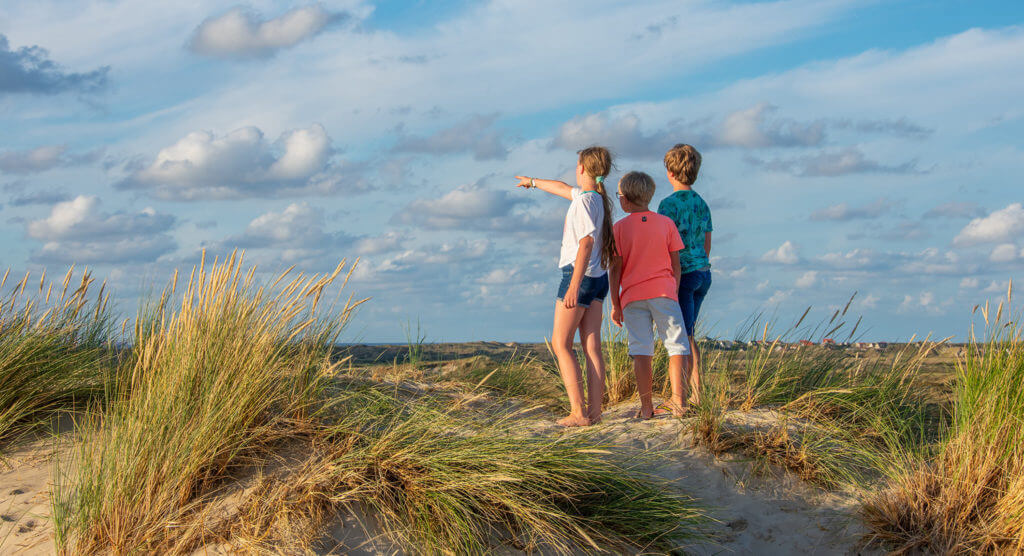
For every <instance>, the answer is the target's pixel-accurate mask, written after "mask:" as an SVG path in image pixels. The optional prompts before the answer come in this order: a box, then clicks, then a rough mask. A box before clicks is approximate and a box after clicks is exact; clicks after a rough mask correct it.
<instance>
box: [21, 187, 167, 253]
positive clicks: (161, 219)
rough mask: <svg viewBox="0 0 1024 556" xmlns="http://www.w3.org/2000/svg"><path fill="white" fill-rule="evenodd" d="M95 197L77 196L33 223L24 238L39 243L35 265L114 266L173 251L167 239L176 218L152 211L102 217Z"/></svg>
mask: <svg viewBox="0 0 1024 556" xmlns="http://www.w3.org/2000/svg"><path fill="white" fill-rule="evenodd" d="M99 207H100V201H99V199H97V198H96V197H87V196H83V195H80V196H78V197H76V198H74V199H72V200H70V201H66V202H61V203H57V204H56V205H54V206H53V208H52V209H51V210H50V214H49V216H47V217H45V218H42V219H39V220H31V221H29V222H28V223H27V224H26V226H25V231H26V235H28V237H30V238H33V239H38V240H42V241H43V242H44V244H43V247H42V248H41V249H40V250H39V251H37V252H35V253H33V255H32V259H33V260H36V261H39V262H60V263H116V262H128V261H151V260H155V259H156V258H157V257H159V256H160V255H163V254H165V253H169V252H171V251H173V250H174V249H175V248H176V246H177V245H176V243H175V242H174V240H173V239H172V238H171V237H170V236H169V235H168V234H167V232H168V231H170V230H171V229H172V228H173V227H174V224H175V218H174V217H173V216H171V215H169V214H161V213H158V212H156V211H155V210H153V209H152V208H148V207H147V208H146V209H143V210H141V211H139V212H137V213H126V212H116V213H112V214H111V213H105V212H102V211H100V208H99Z"/></svg>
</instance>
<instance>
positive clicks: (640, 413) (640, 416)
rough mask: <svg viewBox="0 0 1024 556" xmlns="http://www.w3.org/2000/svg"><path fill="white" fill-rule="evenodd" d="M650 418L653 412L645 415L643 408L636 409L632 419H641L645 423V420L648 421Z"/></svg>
mask: <svg viewBox="0 0 1024 556" xmlns="http://www.w3.org/2000/svg"><path fill="white" fill-rule="evenodd" d="M652 417H654V410H653V409H652V410H651V411H650V413H646V412H644V408H643V407H640V408H639V409H637V410H636V415H634V418H636V419H642V420H644V421H646V420H648V419H650V418H652Z"/></svg>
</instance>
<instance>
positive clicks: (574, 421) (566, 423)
mask: <svg viewBox="0 0 1024 556" xmlns="http://www.w3.org/2000/svg"><path fill="white" fill-rule="evenodd" d="M558 424H559V425H562V426H563V427H587V426H590V419H587V418H586V417H583V416H577V415H569V416H567V417H562V418H561V419H559V420H558Z"/></svg>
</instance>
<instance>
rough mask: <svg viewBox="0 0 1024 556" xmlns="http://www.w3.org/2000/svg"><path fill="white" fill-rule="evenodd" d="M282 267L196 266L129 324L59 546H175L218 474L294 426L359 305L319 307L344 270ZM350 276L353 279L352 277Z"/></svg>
mask: <svg viewBox="0 0 1024 556" xmlns="http://www.w3.org/2000/svg"><path fill="white" fill-rule="evenodd" d="M343 268H344V261H343V262H342V264H340V265H339V266H338V267H337V269H336V270H335V271H334V273H333V274H331V275H326V276H319V275H313V276H306V275H302V274H299V275H297V276H295V277H294V278H292V279H291V281H288V282H285V279H286V277H287V275H288V274H289V273H288V272H285V273H284V274H282V275H281V276H280V277H279V278H278V279H277V280H276V281H275V282H274V283H273V284H272V285H271V286H269V287H263V286H260V285H258V284H257V283H256V281H255V268H249V269H248V270H245V269H244V267H243V265H242V259H241V257H240V256H236V255H232V256H231V257H229V258H227V259H226V260H224V261H223V262H218V261H214V263H213V265H211V266H209V267H207V266H206V265H205V256H204V261H203V263H202V264H200V266H199V267H198V268H193V270H192V275H191V277H190V278H189V280H188V282H187V283H186V284H185V286H184V288H183V291H182V293H181V297H180V301H179V302H178V303H177V305H172V303H173V302H174V297H175V295H176V294H177V284H176V280H175V281H173V282H172V284H171V285H170V286H168V288H167V290H165V292H164V295H163V296H162V297H161V299H160V300H159V302H158V303H157V304H156V305H155V306H154V307H152V309H151V310H150V311H148V312H144V313H143V314H142V315H140V317H139V318H138V319H137V321H136V325H135V338H136V342H135V346H134V348H133V350H132V353H131V355H130V357H129V359H128V362H127V364H126V366H125V368H124V370H123V372H122V373H121V375H122V376H121V377H120V379H119V384H118V388H117V392H118V394H117V395H116V397H115V399H113V400H112V401H111V402H110V405H109V407H108V408H107V410H106V411H104V412H103V414H102V415H96V416H95V417H94V418H93V419H91V420H90V421H89V423H88V426H87V427H86V432H85V433H84V439H83V441H82V444H81V446H80V448H79V450H78V453H77V458H76V462H75V463H76V464H77V467H76V469H75V471H74V474H73V476H72V477H70V481H69V482H67V483H65V484H62V485H60V487H59V488H58V489H57V491H58V492H57V493H56V495H55V497H54V504H53V506H54V512H53V513H54V520H55V525H56V527H55V529H56V531H57V541H58V544H59V545H60V546H61V547H62V548H63V549H64V550H67V551H71V552H76V553H77V552H95V551H99V550H113V551H115V552H122V553H123V552H138V551H157V552H159V551H164V550H170V549H171V548H173V547H175V546H179V545H181V537H182V536H183V535H186V534H187V533H188V531H189V528H188V527H183V524H186V523H190V522H191V521H193V518H194V517H195V516H196V515H199V514H200V513H201V511H202V509H203V507H204V506H205V505H206V504H207V503H208V502H209V500H210V499H211V496H212V493H214V492H215V491H216V489H217V488H218V486H219V485H221V484H222V483H223V482H224V481H225V479H226V478H228V477H229V476H231V474H232V473H233V472H234V471H236V470H237V469H239V468H240V467H241V466H242V465H244V464H246V463H248V462H250V461H252V458H255V457H257V455H258V454H259V453H261V452H262V451H265V450H267V449H269V448H270V447H271V446H272V445H273V444H274V442H276V441H277V440H279V439H280V438H282V437H284V436H286V435H292V434H294V433H295V432H296V430H297V429H299V430H301V428H302V422H303V420H304V419H305V418H306V417H307V416H308V415H309V412H310V411H311V410H312V409H314V408H315V406H314V402H316V401H317V395H318V392H319V389H320V388H321V387H322V379H323V377H325V376H328V375H330V374H332V372H333V370H334V366H333V364H332V363H331V362H330V361H329V360H328V359H327V357H326V354H327V353H329V349H330V347H331V346H332V345H333V344H334V342H335V339H336V337H337V334H338V332H339V331H340V329H341V327H342V326H344V324H345V323H346V321H347V320H348V318H349V316H350V315H351V312H352V310H353V309H354V307H355V306H356V305H358V302H356V303H353V302H352V301H351V298H350V299H349V302H347V303H345V304H344V306H343V307H341V309H340V311H337V312H335V315H336V316H334V317H330V318H320V317H318V316H317V306H318V303H319V301H320V298H321V296H322V294H323V292H324V291H325V289H326V288H328V286H330V285H331V284H332V283H333V282H334V281H335V279H336V278H337V277H338V276H339V274H340V273H341V271H342V269H343ZM350 272H351V271H350Z"/></svg>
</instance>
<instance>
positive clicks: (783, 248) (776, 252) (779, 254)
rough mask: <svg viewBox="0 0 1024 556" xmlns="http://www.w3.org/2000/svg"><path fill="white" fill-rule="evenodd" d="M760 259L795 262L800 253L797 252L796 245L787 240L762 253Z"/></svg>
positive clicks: (798, 258) (770, 261) (767, 261)
mask: <svg viewBox="0 0 1024 556" xmlns="http://www.w3.org/2000/svg"><path fill="white" fill-rule="evenodd" d="M761 260H762V261H764V262H766V263H776V264H796V263H798V262H799V261H800V255H799V253H797V248H796V245H794V244H793V242H792V241H788V240H787V241H786V242H784V243H783V244H782V245H780V246H778V247H776V248H775V249H771V250H769V251H768V252H767V253H765V254H764V255H762V256H761Z"/></svg>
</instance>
